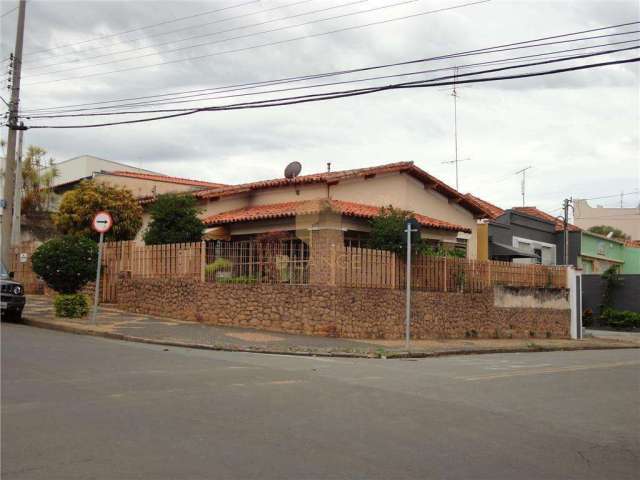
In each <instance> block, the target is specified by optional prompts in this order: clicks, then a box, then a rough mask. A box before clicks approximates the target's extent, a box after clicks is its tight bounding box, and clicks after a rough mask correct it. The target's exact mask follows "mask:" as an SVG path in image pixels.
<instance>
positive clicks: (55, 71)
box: [30, 0, 640, 77]
mask: <svg viewBox="0 0 640 480" xmlns="http://www.w3.org/2000/svg"><path fill="white" fill-rule="evenodd" d="M416 1H419V0H407V1H404V2H399V3H395V4H393V5H388V6H386V7H379V8H377V9H381V8H390V7H395V6H399V5H404V4H407V3H413V2H416ZM485 1H490V0H485ZM355 3H357V2H355ZM331 8H334V7H331ZM377 9H372V10H377ZM372 10H365V11H363V12H356V13H349V14H344V15H337V16H334V17H328V18H323V19H319V20H312V21H309V22H304V23H299V24H296V25H290V26H285V27H278V28H274V29H271V30H265V31H262V32H253V33H249V34H246V35H240V36H237V37H230V38H225V39H222V40H217V41H215V42H205V43H199V44H195V45H187V46H184V47H180V48H175V49H173V50H166V51H163V52H161V53H164V54H167V53H175V52H179V51H183V50H190V49H192V48H198V47H202V46H206V45H216V44H219V43H225V42H230V41H233V40H238V39H242V38H249V37H254V36H257V35H264V34H267V33H273V32H277V31H282V30H288V29H291V28H296V27H301V26H305V25H311V24H314V23H319V22H324V21H327V20H334V19H336V18H341V17H347V16H350V15H357V14H358V13H365V12H366V13H370V12H371V11H372ZM638 32H640V31H639V30H632V31H628V32H620V33H611V34H608V35H599V36H594V37H586V38H583V39H572V40H565V43H569V42H578V41H582V40H591V39H596V38H604V37H613V36H619V35H631V34H634V33H638ZM205 36H209V35H205ZM180 41H182V40H180ZM172 43H175V42H166V43H164V44H160V45H168V44H172ZM154 46H158V45H151V46H148V47H139V48H134V49H131V50H128V51H136V50H144V49H146V48H152V47H154ZM116 53H124V52H116ZM111 55H115V54H105V55H100V56H99V57H104V56H111ZM156 55H158V52H152V53H145V54H143V55H136V56H133V57H126V58H121V59H117V60H109V61H107V62H101V63H94V64H90V65H86V66H84V67H79V68H75V67H73V68H65V69H62V70H54V71H50V72H41V73H36V74H33V75H31V76H30V77H40V76H43V75H53V74H56V73H64V72H70V71H78V70H86V69H88V68H93V67H100V66H104V65H112V64H114V63H120V62H126V61H129V60H139V59H141V58H147V57H154V56H156ZM92 58H98V57H92ZM85 60H86V59H85ZM89 60H91V58H89ZM78 61H83V60H78ZM65 63H73V62H62V63H58V64H51V65H47V66H55V65H63V64H65Z"/></svg>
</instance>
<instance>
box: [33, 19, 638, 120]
mask: <svg viewBox="0 0 640 480" xmlns="http://www.w3.org/2000/svg"><path fill="white" fill-rule="evenodd" d="M637 23H640V22H631V23H624V24H619V25H613V26H607V27H600V28H597V29H590V30H583V31H578V32H571V33H567V34H561V35H553V36H547V37H541V38H536V39H532V40H526V41H520V42H514V43H507V44H502V45H495V46H492V47H486V48H481V49H474V50H467V51H463V52H458V53H452V54H446V55H440V56H434V57H427V58H420V59H417V60H408V61H403V62H395V63H388V64H382V65H376V66H369V67H362V68H352V69H343V70H338V71H334V72H325V73H319V74H306V75H301V76H295V77H284V78H279V79H275V80H267V81H261V82H248V83H241V84H235V85H227V86H222V87H213V88H202V89H195V90H186V91H179V92H172V93H166V94H156V95H146V96H141V97H128V98H121V99H116V100H105V101H100V102H89V103H80V104H71V105H66V106H56V107H42V108H38V109H27V110H24V111H23V112H36V111H37V112H42V111H47V110H59V109H62V108H71V107H83V106H90V105H103V104H106V103H116V102H123V101H131V100H142V99H147V98H160V97H171V96H176V95H183V94H189V93H197V92H214V91H219V90H226V89H228V88H237V87H257V86H264V85H273V84H279V83H287V82H293V81H302V80H309V79H314V78H324V77H328V76H335V75H344V74H349V73H356V72H364V71H369V70H376V69H381V68H390V67H397V66H405V65H410V64H414V63H422V62H426V61H432V60H442V59H449V58H455V57H463V56H469V55H476V54H480V53H495V52H501V51H508V50H518V49H521V48H533V47H537V46H545V45H552V44H555V42H549V43H545V44H538V45H527V44H531V43H534V42H540V41H544V40H551V39H557V38H563V37H567V36H574V35H579V34H582V33H590V32H593V31H600V30H608V29H612V28H618V27H621V26H628V25H631V24H637ZM631 41H635V40H631ZM619 43H623V42H619ZM615 44H617V43H612V44H611V45H615ZM597 46H601V45H596V46H593V47H597ZM511 47H513V48H511ZM582 48H591V47H581V48H579V49H582ZM573 50H578V49H573ZM567 51H572V50H567Z"/></svg>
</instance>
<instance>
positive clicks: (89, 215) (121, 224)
mask: <svg viewBox="0 0 640 480" xmlns="http://www.w3.org/2000/svg"><path fill="white" fill-rule="evenodd" d="M101 210H104V211H106V212H109V213H110V214H111V216H112V217H113V228H111V230H109V232H107V233H106V234H105V239H107V240H132V239H133V238H135V236H136V234H137V233H138V230H140V227H141V226H142V207H141V206H140V204H139V203H138V202H137V200H136V199H135V198H134V196H133V194H132V193H131V192H130V191H129V190H127V189H126V188H119V187H112V186H109V185H104V184H102V183H96V182H94V181H93V180H84V181H82V182H80V185H79V186H78V187H77V188H75V189H73V190H70V191H68V192H67V193H65V194H64V195H63V197H62V201H61V202H60V207H59V209H58V212H57V213H55V214H54V216H53V223H54V224H55V226H56V228H57V229H58V231H59V232H60V233H62V234H77V235H84V236H87V237H90V238H93V239H94V240H97V239H98V237H99V235H98V234H97V233H96V232H94V231H93V229H92V228H91V222H92V220H93V216H94V215H95V214H96V213H97V212H99V211H101Z"/></svg>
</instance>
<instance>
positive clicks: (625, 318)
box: [600, 308, 640, 328]
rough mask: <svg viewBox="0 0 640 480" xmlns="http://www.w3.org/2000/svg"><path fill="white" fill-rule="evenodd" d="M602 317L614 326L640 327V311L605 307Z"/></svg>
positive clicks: (609, 324)
mask: <svg viewBox="0 0 640 480" xmlns="http://www.w3.org/2000/svg"><path fill="white" fill-rule="evenodd" d="M600 318H601V319H603V320H605V321H606V322H607V325H608V326H610V327H612V328H640V312H631V311H629V310H616V309H615V308H605V309H604V310H603V311H602V313H601V314H600Z"/></svg>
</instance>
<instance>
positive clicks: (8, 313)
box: [2, 310, 22, 322]
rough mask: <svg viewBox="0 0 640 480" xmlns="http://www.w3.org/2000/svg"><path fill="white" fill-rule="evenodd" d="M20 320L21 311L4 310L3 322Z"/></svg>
mask: <svg viewBox="0 0 640 480" xmlns="http://www.w3.org/2000/svg"><path fill="white" fill-rule="evenodd" d="M21 320H22V310H5V311H4V312H3V314H2V321H3V322H19V321H21Z"/></svg>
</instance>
